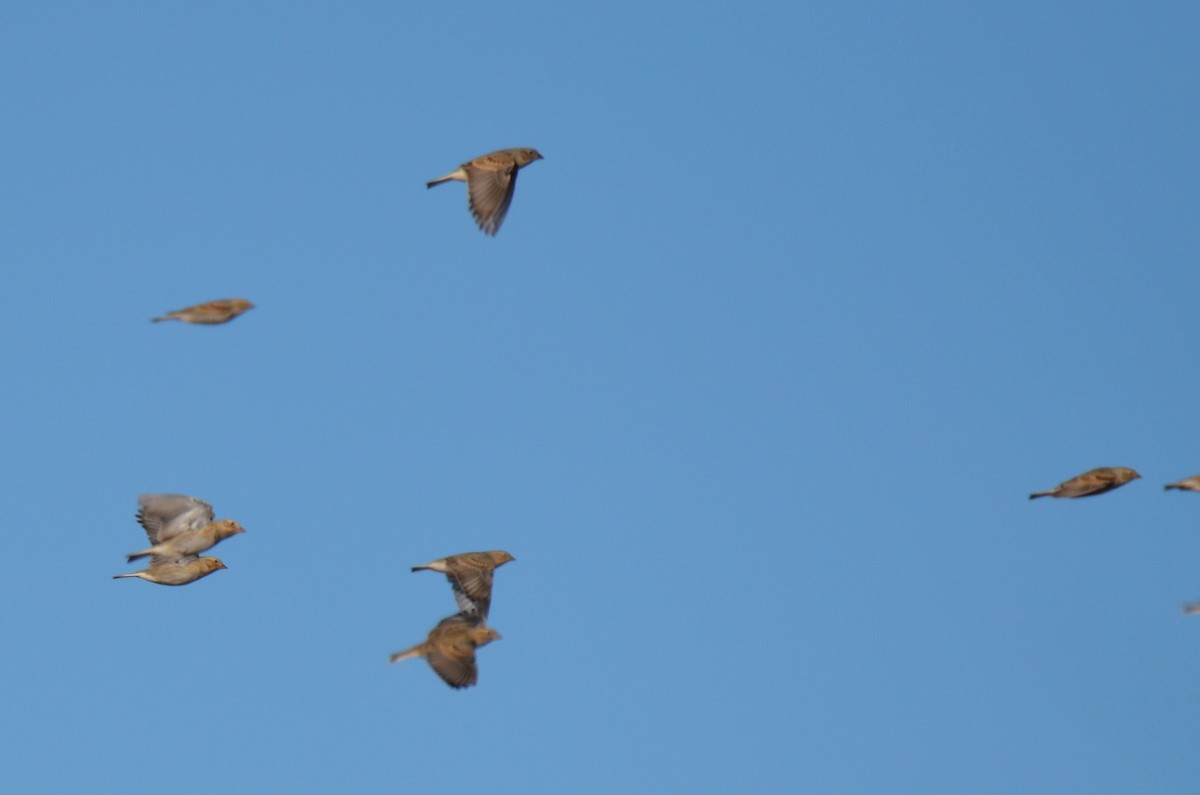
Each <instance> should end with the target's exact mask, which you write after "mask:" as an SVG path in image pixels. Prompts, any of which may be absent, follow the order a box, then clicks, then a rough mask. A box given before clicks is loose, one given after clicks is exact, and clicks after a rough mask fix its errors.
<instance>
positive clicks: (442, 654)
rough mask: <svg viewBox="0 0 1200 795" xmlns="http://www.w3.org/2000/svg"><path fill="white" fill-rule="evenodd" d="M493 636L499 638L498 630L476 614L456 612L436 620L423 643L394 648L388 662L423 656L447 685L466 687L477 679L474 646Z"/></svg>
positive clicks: (490, 640) (477, 646) (488, 641)
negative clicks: (404, 648)
mask: <svg viewBox="0 0 1200 795" xmlns="http://www.w3.org/2000/svg"><path fill="white" fill-rule="evenodd" d="M493 640H500V633H499V632H497V631H496V630H494V629H491V628H490V627H488V626H487V625H486V624H484V623H483V619H482V618H481V617H480V616H479V615H478V614H475V613H472V614H465V613H456V614H455V615H452V616H450V617H448V618H443V619H442V620H441V621H439V622H438V625H437V626H436V627H434V628H433V629H432V630H431V631H430V633H429V637H428V638H426V639H425V642H424V643H419V644H417V645H416V646H413V647H412V648H411V649H406V650H405V651H398V652H396V653H395V654H393V655H392V656H391V657H390V658H389V659H388V662H393V663H394V662H399V661H400V660H407V659H410V658H412V657H424V658H425V661H426V662H428V663H429V667H430V668H432V669H433V670H434V673H436V674H437V675H438V676H440V677H441V678H442V680H443V681H444V682H445V683H446V684H448V685H450V687H453V688H455V689H459V688H463V687H470V686H471V685H473V684H475V683H476V681H477V680H478V679H479V669H478V667H477V666H476V665H475V649H477V648H479V647H480V646H486V645H487V644H489V643H491V642H492V641H493Z"/></svg>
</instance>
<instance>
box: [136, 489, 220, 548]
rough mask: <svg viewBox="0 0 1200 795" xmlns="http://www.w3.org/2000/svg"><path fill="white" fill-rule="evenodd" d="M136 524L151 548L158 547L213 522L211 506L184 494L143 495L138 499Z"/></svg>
mask: <svg viewBox="0 0 1200 795" xmlns="http://www.w3.org/2000/svg"><path fill="white" fill-rule="evenodd" d="M138 505H139V506H141V507H140V508H139V509H138V513H137V520H138V524H140V525H141V526H142V529H144V530H145V531H146V535H147V536H149V537H150V543H151V544H159V543H161V542H163V541H166V540H167V539H169V538H173V537H175V536H177V535H179V534H180V533H184V532H187V531H188V530H198V529H200V528H202V527H205V526H206V525H208V524H209V523H210V522H211V521H212V520H213V509H212V506H211V505H209V504H208V503H207V502H204V501H203V500H198V499H196V498H195V497H188V496H186V495H183V494H143V495H142V496H141V497H138Z"/></svg>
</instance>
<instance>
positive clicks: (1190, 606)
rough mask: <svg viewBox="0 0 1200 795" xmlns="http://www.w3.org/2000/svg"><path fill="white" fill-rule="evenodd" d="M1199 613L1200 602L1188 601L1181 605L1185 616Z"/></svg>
mask: <svg viewBox="0 0 1200 795" xmlns="http://www.w3.org/2000/svg"><path fill="white" fill-rule="evenodd" d="M1196 613H1200V602H1188V603H1187V604H1185V605H1184V606H1183V614H1184V615H1185V616H1191V615H1195V614H1196Z"/></svg>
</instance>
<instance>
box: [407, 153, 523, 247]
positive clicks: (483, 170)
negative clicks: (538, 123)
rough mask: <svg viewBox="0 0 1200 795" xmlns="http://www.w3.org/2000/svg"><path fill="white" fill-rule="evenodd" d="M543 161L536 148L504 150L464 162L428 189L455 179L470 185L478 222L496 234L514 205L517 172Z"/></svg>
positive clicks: (469, 196)
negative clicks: (537, 161) (509, 208)
mask: <svg viewBox="0 0 1200 795" xmlns="http://www.w3.org/2000/svg"><path fill="white" fill-rule="evenodd" d="M542 159H543V158H542V155H541V153H540V152H538V150H536V149H500V150H498V151H495V152H491V153H490V154H486V155H481V156H480V157H477V158H475V159H474V160H471V161H469V162H466V163H463V164H462V165H461V166H459V167H458V168H456V169H454V170H453V171H451V172H450V173H449V174H447V175H446V176H444V177H439V178H438V179H435V180H431V181H429V182H426V183H425V187H426V188H432V187H433V186H434V185H441V184H442V183H443V182H450V181H451V180H455V181H458V182H465V183H467V205H468V206H469V207H470V208H471V215H473V216H475V223H477V224H479V228H480V229H482V230H483V231H484V232H486V233H487V234H489V235H495V234H496V232H498V231H500V224H502V223H503V222H504V216H505V215H507V214H508V206H509V205H510V204H512V197H513V191H514V190H516V188H517V172H518V171H519V170H520V169H522V168H524V167H525V166H527V165H529V164H530V163H532V162H534V161H535V160H542Z"/></svg>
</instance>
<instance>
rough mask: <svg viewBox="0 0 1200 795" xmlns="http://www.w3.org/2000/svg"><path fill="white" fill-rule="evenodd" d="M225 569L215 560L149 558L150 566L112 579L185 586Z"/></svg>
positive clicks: (117, 575) (115, 575) (222, 564)
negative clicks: (123, 578)
mask: <svg viewBox="0 0 1200 795" xmlns="http://www.w3.org/2000/svg"><path fill="white" fill-rule="evenodd" d="M224 568H227V567H226V566H225V564H224V563H222V562H221V561H219V560H217V559H216V558H184V559H182V560H167V561H164V560H163V559H162V558H150V566H149V567H148V568H145V569H142V570H141V571H134V572H130V573H129V574H114V575H113V579H114V580H119V579H121V578H122V577H137V578H139V579H142V580H145V581H146V582H152V583H155V584H156V585H187V584H188V583H189V582H195V581H196V580H198V579H200V578H201V577H207V576H208V575H210V574H212V573H213V572H214V571H217V570H218V569H224Z"/></svg>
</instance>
